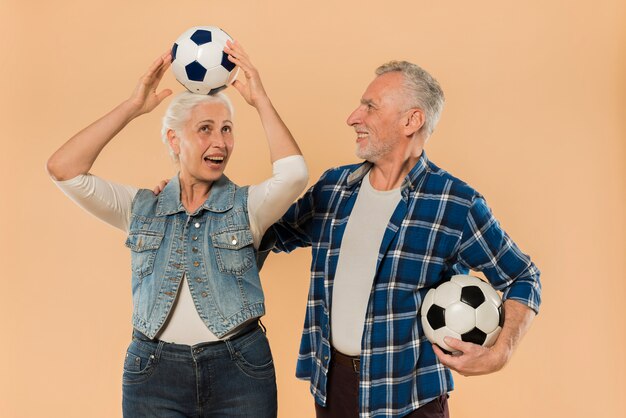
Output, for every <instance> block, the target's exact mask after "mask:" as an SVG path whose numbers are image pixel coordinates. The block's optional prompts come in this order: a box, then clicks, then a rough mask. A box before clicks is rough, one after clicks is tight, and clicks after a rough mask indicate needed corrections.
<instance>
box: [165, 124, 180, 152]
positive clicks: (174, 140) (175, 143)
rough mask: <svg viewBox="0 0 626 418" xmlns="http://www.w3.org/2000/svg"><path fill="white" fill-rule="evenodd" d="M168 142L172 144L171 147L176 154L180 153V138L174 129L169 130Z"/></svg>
mask: <svg viewBox="0 0 626 418" xmlns="http://www.w3.org/2000/svg"><path fill="white" fill-rule="evenodd" d="M167 142H168V143H169V144H170V148H171V149H172V152H173V153H174V155H178V154H179V153H180V139H179V138H178V136H177V135H176V132H175V131H174V130H173V129H168V130H167Z"/></svg>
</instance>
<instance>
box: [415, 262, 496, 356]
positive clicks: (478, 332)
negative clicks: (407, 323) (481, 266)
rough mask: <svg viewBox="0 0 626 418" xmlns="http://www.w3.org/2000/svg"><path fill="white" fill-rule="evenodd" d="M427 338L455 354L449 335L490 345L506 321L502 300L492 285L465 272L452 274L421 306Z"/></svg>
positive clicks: (429, 294) (431, 292)
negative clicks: (449, 343) (445, 338)
mask: <svg viewBox="0 0 626 418" xmlns="http://www.w3.org/2000/svg"><path fill="white" fill-rule="evenodd" d="M421 317H422V318H421V319H422V327H423V329H424V333H425V334H426V338H428V340H429V341H430V342H432V343H433V344H437V345H438V346H439V347H441V348H442V349H444V350H446V351H448V352H451V353H455V350H453V349H452V348H450V347H449V346H448V345H447V344H446V343H445V342H444V341H443V338H444V337H445V336H449V337H454V338H458V339H460V340H463V341H467V342H471V343H474V344H479V345H482V346H485V347H490V346H492V345H493V343H494V342H495V341H496V338H498V335H499V334H500V331H501V330H502V324H503V323H504V312H503V310H502V299H501V298H500V295H498V292H496V290H495V289H494V288H493V287H491V285H490V284H488V283H486V282H484V281H482V280H480V279H479V278H477V277H473V276H468V275H464V274H457V275H456V276H452V278H450V280H449V281H446V282H444V283H442V284H440V285H439V286H437V287H436V288H434V289H430V290H429V291H428V293H426V297H425V298H424V301H423V303H422V307H421Z"/></svg>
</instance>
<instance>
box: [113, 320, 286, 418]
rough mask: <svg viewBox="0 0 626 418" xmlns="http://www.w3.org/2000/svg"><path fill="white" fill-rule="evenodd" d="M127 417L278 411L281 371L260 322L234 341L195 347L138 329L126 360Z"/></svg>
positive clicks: (260, 416)
mask: <svg viewBox="0 0 626 418" xmlns="http://www.w3.org/2000/svg"><path fill="white" fill-rule="evenodd" d="M122 405H123V410H124V417H125V418H143V417H146V418H148V417H150V418H154V417H158V418H182V417H203V418H204V417H251V418H252V417H254V418H265V417H267V418H275V417H276V416H277V409H278V405H277V395H276V375H275V372H274V362H273V360H272V353H271V351H270V346H269V343H268V341H267V338H266V337H265V333H264V332H263V330H262V329H261V328H260V327H259V325H258V323H254V324H253V325H252V326H248V327H246V329H244V330H243V331H241V332H240V333H239V334H237V335H236V336H235V337H233V338H232V339H230V340H225V341H218V342H210V343H203V344H197V345H194V346H189V345H179V344H170V343H165V342H163V341H159V340H150V339H148V338H147V337H146V336H144V335H143V334H141V333H139V332H138V331H134V332H133V339H132V342H131V343H130V346H129V347H128V351H127V353H126V359H125V361H124V384H123V401H122Z"/></svg>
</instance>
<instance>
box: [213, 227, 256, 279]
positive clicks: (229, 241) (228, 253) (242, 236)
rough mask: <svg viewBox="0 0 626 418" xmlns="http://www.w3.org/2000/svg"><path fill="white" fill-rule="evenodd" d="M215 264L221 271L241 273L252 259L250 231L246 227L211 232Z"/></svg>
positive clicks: (250, 263) (247, 267) (252, 250)
mask: <svg viewBox="0 0 626 418" xmlns="http://www.w3.org/2000/svg"><path fill="white" fill-rule="evenodd" d="M211 241H212V242H213V247H214V248H215V258H216V259H217V266H218V267H219V269H220V271H221V272H222V273H235V274H243V273H245V272H246V271H247V270H248V269H250V267H252V262H253V261H254V249H253V248H252V233H251V232H250V230H249V229H248V228H245V227H244V228H242V229H228V230H226V231H221V232H214V233H212V234H211Z"/></svg>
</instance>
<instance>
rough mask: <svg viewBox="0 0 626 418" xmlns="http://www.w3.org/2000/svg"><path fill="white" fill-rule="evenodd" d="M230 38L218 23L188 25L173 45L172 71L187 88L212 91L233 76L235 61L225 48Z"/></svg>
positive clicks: (234, 74)
mask: <svg viewBox="0 0 626 418" xmlns="http://www.w3.org/2000/svg"><path fill="white" fill-rule="evenodd" d="M227 40H230V41H232V38H231V37H230V36H228V34H227V33H226V32H224V31H223V30H222V29H220V28H218V27H217V26H195V27H193V28H190V29H187V30H186V31H185V32H184V33H183V34H182V35H180V36H179V37H178V39H176V42H175V43H174V46H172V71H173V72H174V76H175V77H176V80H178V81H179V82H180V84H182V85H183V86H185V88H186V89H187V90H189V91H190V92H192V93H198V94H214V93H217V92H218V91H220V90H222V89H224V88H225V87H226V86H227V85H228V83H229V82H230V81H231V80H232V79H234V78H235V77H236V75H237V74H236V71H233V70H234V69H235V64H233V63H232V62H231V61H230V60H229V59H228V54H226V53H225V52H224V47H225V46H226V41H227Z"/></svg>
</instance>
